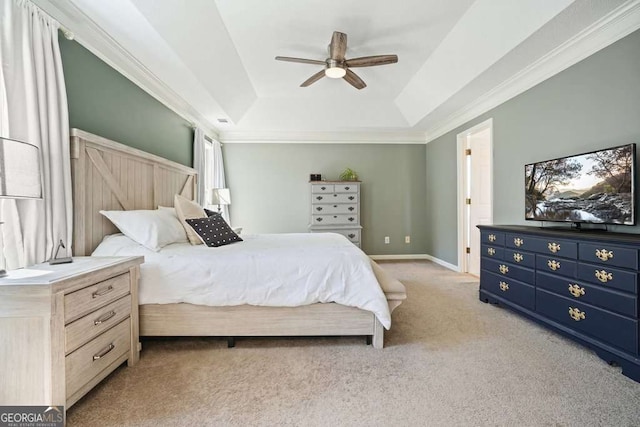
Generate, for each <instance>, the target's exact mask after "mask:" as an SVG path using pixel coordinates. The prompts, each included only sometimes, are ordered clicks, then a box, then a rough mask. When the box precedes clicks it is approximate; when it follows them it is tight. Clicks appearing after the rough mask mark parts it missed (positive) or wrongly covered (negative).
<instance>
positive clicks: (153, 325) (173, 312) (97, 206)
mask: <svg viewBox="0 0 640 427" xmlns="http://www.w3.org/2000/svg"><path fill="white" fill-rule="evenodd" d="M71 161H72V180H73V201H74V203H73V211H74V239H73V250H74V255H91V254H92V253H93V252H94V250H95V249H96V248H97V247H98V245H99V244H100V243H101V242H102V241H103V239H104V237H105V236H108V235H115V234H117V233H118V231H119V230H118V229H116V227H115V226H114V225H113V224H112V223H111V222H110V221H109V220H107V219H106V218H104V217H103V216H102V215H101V214H100V213H99V211H100V210H137V209H156V208H157V207H158V206H173V199H174V195H175V194H180V195H182V196H183V197H186V198H188V199H190V200H193V199H194V196H195V194H196V183H197V174H196V171H195V170H194V169H192V168H189V167H186V166H183V165H180V164H177V163H175V162H171V161H169V160H167V159H163V158H161V157H158V156H155V155H152V154H149V153H145V152H143V151H140V150H137V149H133V148H131V147H128V146H125V145H123V144H120V143H117V142H115V141H111V140H108V139H106V138H102V137H100V136H97V135H93V134H90V133H88V132H84V131H81V130H78V129H72V131H71ZM216 249H217V248H216ZM149 258H152V257H149ZM370 263H371V269H372V271H373V273H374V275H375V280H377V282H378V283H379V285H380V289H381V290H382V292H383V293H384V297H385V299H386V302H387V305H388V306H387V307H385V310H386V309H387V308H388V313H389V314H390V313H391V312H392V311H393V310H394V309H395V308H396V307H398V306H399V305H400V304H401V303H402V301H403V300H404V299H405V298H406V293H405V290H404V286H403V285H402V284H401V283H400V282H398V281H397V280H395V279H393V278H391V277H390V276H388V275H387V274H386V273H385V272H384V271H383V270H382V269H381V268H380V267H379V266H378V265H377V264H376V263H375V262H373V261H370ZM142 274H145V273H144V271H143V273H142ZM385 310H383V311H385ZM377 314H378V317H377V316H376V313H374V312H372V311H369V310H364V309H360V308H356V307H353V306H350V305H342V304H338V303H335V302H328V303H313V304H306V305H301V306H278V307H270V306H256V305H251V304H243V305H228V306H210V305H200V304H192V303H188V302H174V303H162V304H157V303H154V304H145V303H144V301H141V305H140V335H141V336H222V337H239V336H330V335H339V336H347V335H358V336H366V337H368V340H369V341H371V342H372V344H373V346H374V347H375V348H382V347H383V344H384V327H383V324H382V323H381V321H380V310H378V313H377ZM383 322H384V319H383ZM385 323H386V322H385Z"/></svg>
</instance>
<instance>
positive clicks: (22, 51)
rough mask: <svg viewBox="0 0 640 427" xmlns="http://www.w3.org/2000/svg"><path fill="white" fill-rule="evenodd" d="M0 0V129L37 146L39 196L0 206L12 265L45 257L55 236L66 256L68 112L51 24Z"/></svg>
mask: <svg viewBox="0 0 640 427" xmlns="http://www.w3.org/2000/svg"><path fill="white" fill-rule="evenodd" d="M0 3H1V4H2V6H1V8H0V24H1V25H0V64H1V67H0V68H1V70H0V132H1V134H2V136H6V137H9V138H13V139H17V140H21V141H26V142H29V143H31V144H33V145H36V146H37V147H38V148H39V149H40V158H41V170H42V175H43V176H42V185H43V199H42V200H6V199H5V200H3V201H2V203H1V206H0V217H1V218H2V220H3V221H4V222H5V224H4V225H3V226H2V227H1V230H2V237H3V239H2V240H3V242H4V248H3V249H4V254H5V257H6V263H7V268H9V269H13V268H19V267H24V266H27V265H31V264H34V263H38V262H43V261H46V260H47V259H49V258H51V256H52V255H53V251H54V250H55V247H56V246H57V244H58V242H59V241H60V240H63V241H64V242H65V244H66V246H67V250H66V255H71V238H72V231H73V228H72V219H73V214H72V205H71V203H72V198H71V165H70V161H71V160H70V155H69V114H68V110H67V94H66V89H65V84H64V75H63V71H62V60H61V57H60V48H59V45H58V27H59V25H58V23H57V22H55V21H54V20H52V19H51V18H50V17H48V16H47V15H45V14H44V13H42V12H41V11H40V10H39V9H38V8H37V7H35V6H34V5H33V4H32V3H31V2H29V1H27V0H3V1H1V2H0ZM64 252H65V251H64V250H61V252H60V255H61V256H64V255H65V253H64Z"/></svg>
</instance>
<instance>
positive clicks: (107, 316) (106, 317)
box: [93, 310, 116, 326]
mask: <svg viewBox="0 0 640 427" xmlns="http://www.w3.org/2000/svg"><path fill="white" fill-rule="evenodd" d="M115 315H116V312H115V311H114V310H111V311H110V312H108V313H105V314H103V315H102V316H100V317H98V318H97V319H96V320H94V321H93V324H94V325H96V326H98V325H101V324H103V323H104V322H106V321H107V320H109V319H111V318H112V317H113V316H115Z"/></svg>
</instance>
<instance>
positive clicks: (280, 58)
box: [276, 56, 325, 65]
mask: <svg viewBox="0 0 640 427" xmlns="http://www.w3.org/2000/svg"><path fill="white" fill-rule="evenodd" d="M276 61H287V62H299V63H301V64H314V65H325V62H324V61H318V60H317V59H304V58H291V57H288V56H276Z"/></svg>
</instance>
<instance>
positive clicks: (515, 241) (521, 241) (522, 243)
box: [513, 237, 524, 247]
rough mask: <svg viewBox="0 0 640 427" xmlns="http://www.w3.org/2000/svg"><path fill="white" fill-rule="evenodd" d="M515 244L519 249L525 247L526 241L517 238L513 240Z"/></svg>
mask: <svg viewBox="0 0 640 427" xmlns="http://www.w3.org/2000/svg"><path fill="white" fill-rule="evenodd" d="M513 244H514V245H516V246H517V247H520V246H522V245H524V240H522V239H521V238H519V237H516V238H515V239H513Z"/></svg>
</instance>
